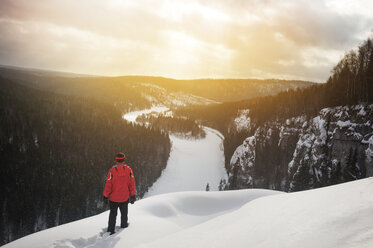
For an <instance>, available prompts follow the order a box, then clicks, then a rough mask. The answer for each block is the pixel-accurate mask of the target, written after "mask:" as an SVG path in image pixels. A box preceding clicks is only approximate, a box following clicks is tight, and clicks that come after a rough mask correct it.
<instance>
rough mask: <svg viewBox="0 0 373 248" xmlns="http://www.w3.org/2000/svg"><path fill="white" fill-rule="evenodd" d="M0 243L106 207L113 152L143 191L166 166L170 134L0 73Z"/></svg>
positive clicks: (107, 108) (98, 105)
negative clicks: (123, 157) (122, 158)
mask: <svg viewBox="0 0 373 248" xmlns="http://www.w3.org/2000/svg"><path fill="white" fill-rule="evenodd" d="M0 113H1V114H0V119H1V121H0V123H1V124H0V154H1V172H0V173H1V174H0V182H1V193H0V197H1V199H2V200H1V209H2V214H1V219H2V221H1V223H0V244H4V243H5V242H9V241H11V240H14V239H17V238H19V237H22V236H24V235H26V234H29V233H32V232H35V231H38V230H42V229H45V228H49V227H53V226H56V225H59V224H63V223H66V222H70V221H73V220H77V219H80V218H84V217H87V216H90V215H94V214H97V213H99V212H101V211H103V210H105V209H106V207H105V206H104V205H103V202H102V191H103V186H104V183H105V179H106V173H107V171H108V169H109V168H110V167H111V166H112V163H114V156H115V154H116V153H117V152H119V151H124V152H125V153H126V156H127V159H126V162H127V163H128V164H129V165H130V166H131V167H132V168H133V170H134V174H135V178H136V182H137V185H136V187H137V190H138V196H140V197H141V196H142V195H143V194H144V193H145V192H146V191H147V189H148V187H149V186H151V185H152V183H153V182H154V181H155V180H156V179H157V178H158V177H159V175H160V174H161V171H162V169H163V168H165V166H166V163H167V160H168V157H169V152H170V140H169V137H168V135H167V134H166V133H164V132H162V131H160V130H157V129H154V128H153V129H147V128H145V127H141V126H137V125H132V124H128V123H127V122H126V121H124V120H123V119H122V118H121V115H122V112H121V111H119V110H118V109H116V108H114V106H113V105H112V104H108V103H105V102H104V101H99V100H94V99H91V98H83V97H77V96H65V95H59V94H54V93H51V92H45V91H39V90H35V89H30V88H27V87H24V86H22V85H19V84H17V83H15V82H11V81H10V80H8V79H4V78H0Z"/></svg>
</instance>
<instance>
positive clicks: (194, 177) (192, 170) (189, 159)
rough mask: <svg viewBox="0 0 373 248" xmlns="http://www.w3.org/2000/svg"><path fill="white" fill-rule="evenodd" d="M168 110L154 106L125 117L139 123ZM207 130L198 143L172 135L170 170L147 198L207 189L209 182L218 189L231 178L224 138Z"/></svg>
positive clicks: (154, 185) (164, 173)
mask: <svg viewBox="0 0 373 248" xmlns="http://www.w3.org/2000/svg"><path fill="white" fill-rule="evenodd" d="M167 110H168V108H166V107H153V108H152V109H147V110H142V111H134V112H130V113H127V114H125V115H124V116H123V118H124V119H126V120H127V121H130V122H136V117H137V116H139V115H141V114H143V113H150V112H152V111H157V112H162V111H167ZM204 130H205V132H206V137H205V138H203V139H197V140H189V139H182V138H179V137H176V136H174V135H170V139H171V142H172V148H171V153H170V158H169V160H168V162H167V167H166V168H165V169H164V170H163V172H162V175H161V176H160V178H159V179H158V180H157V181H156V182H155V183H154V184H153V186H152V187H151V188H150V189H149V191H148V193H146V194H145V197H149V196H152V195H158V194H164V193H170V192H179V191H195V190H205V189H206V185H207V183H209V185H210V190H218V186H219V182H220V180H221V179H227V173H226V171H225V168H224V151H223V135H222V134H220V133H219V132H218V131H217V130H214V129H211V128H207V127H204Z"/></svg>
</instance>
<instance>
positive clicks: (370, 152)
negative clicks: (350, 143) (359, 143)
mask: <svg viewBox="0 0 373 248" xmlns="http://www.w3.org/2000/svg"><path fill="white" fill-rule="evenodd" d="M364 143H366V144H367V145H368V148H367V149H366V150H365V155H366V156H367V159H368V161H371V160H372V158H373V135H372V136H370V138H369V140H368V141H367V142H364Z"/></svg>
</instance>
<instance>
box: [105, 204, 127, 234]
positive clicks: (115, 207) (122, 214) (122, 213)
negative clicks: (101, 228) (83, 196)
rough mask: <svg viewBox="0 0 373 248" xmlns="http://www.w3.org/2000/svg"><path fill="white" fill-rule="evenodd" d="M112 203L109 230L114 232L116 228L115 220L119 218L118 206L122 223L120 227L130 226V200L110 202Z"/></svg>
mask: <svg viewBox="0 0 373 248" xmlns="http://www.w3.org/2000/svg"><path fill="white" fill-rule="evenodd" d="M109 204H110V215H109V227H108V228H107V231H108V232H111V233H113V232H114V228H115V222H116V220H117V212H118V208H119V210H120V217H121V224H120V227H122V228H125V227H127V226H128V223H127V221H128V216H127V215H128V201H127V202H112V201H110V202H109Z"/></svg>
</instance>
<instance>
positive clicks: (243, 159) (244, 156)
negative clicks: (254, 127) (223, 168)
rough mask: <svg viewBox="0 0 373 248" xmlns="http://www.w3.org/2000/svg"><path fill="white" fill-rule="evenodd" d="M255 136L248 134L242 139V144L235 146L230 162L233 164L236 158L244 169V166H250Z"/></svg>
mask: <svg viewBox="0 0 373 248" xmlns="http://www.w3.org/2000/svg"><path fill="white" fill-rule="evenodd" d="M255 145H256V138H255V136H250V137H248V138H246V139H245V140H244V142H243V143H242V145H240V146H239V147H237V148H236V150H235V151H234V154H233V156H232V158H231V161H230V164H231V165H235V164H236V163H237V160H239V161H240V164H239V165H240V166H241V168H242V169H244V167H245V166H248V167H252V166H253V165H254V162H255Z"/></svg>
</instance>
